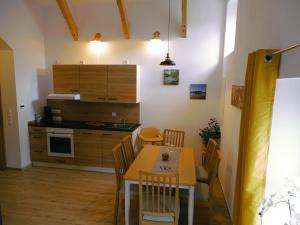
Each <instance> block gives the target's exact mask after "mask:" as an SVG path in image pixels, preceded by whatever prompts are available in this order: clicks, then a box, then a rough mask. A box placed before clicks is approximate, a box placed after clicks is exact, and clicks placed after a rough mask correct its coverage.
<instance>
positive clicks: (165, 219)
mask: <svg viewBox="0 0 300 225" xmlns="http://www.w3.org/2000/svg"><path fill="white" fill-rule="evenodd" d="M143 220H148V221H153V222H164V223H171V222H174V217H173V216H152V215H144V216H143Z"/></svg>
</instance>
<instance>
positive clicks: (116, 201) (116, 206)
mask: <svg viewBox="0 0 300 225" xmlns="http://www.w3.org/2000/svg"><path fill="white" fill-rule="evenodd" d="M118 211H119V191H116V199H115V215H114V225H117V224H118Z"/></svg>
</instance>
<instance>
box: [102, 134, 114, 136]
mask: <svg viewBox="0 0 300 225" xmlns="http://www.w3.org/2000/svg"><path fill="white" fill-rule="evenodd" d="M102 136H112V134H102Z"/></svg>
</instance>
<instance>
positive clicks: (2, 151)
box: [0, 85, 6, 170]
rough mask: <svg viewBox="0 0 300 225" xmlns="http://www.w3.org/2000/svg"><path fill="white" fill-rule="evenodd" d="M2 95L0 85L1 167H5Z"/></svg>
mask: <svg viewBox="0 0 300 225" xmlns="http://www.w3.org/2000/svg"><path fill="white" fill-rule="evenodd" d="M1 97H2V95H1V85H0V169H2V170H3V169H5V167H6V162H5V147H4V146H5V145H4V132H3V131H4V126H3V114H2V98H1Z"/></svg>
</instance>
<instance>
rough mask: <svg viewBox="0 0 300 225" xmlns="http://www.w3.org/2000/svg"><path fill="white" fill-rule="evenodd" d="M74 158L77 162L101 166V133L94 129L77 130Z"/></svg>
mask: <svg viewBox="0 0 300 225" xmlns="http://www.w3.org/2000/svg"><path fill="white" fill-rule="evenodd" d="M74 133H75V134H74V159H75V162H76V163H77V164H80V165H86V166H101V151H100V135H99V133H98V132H97V131H94V130H75V132H74Z"/></svg>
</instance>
